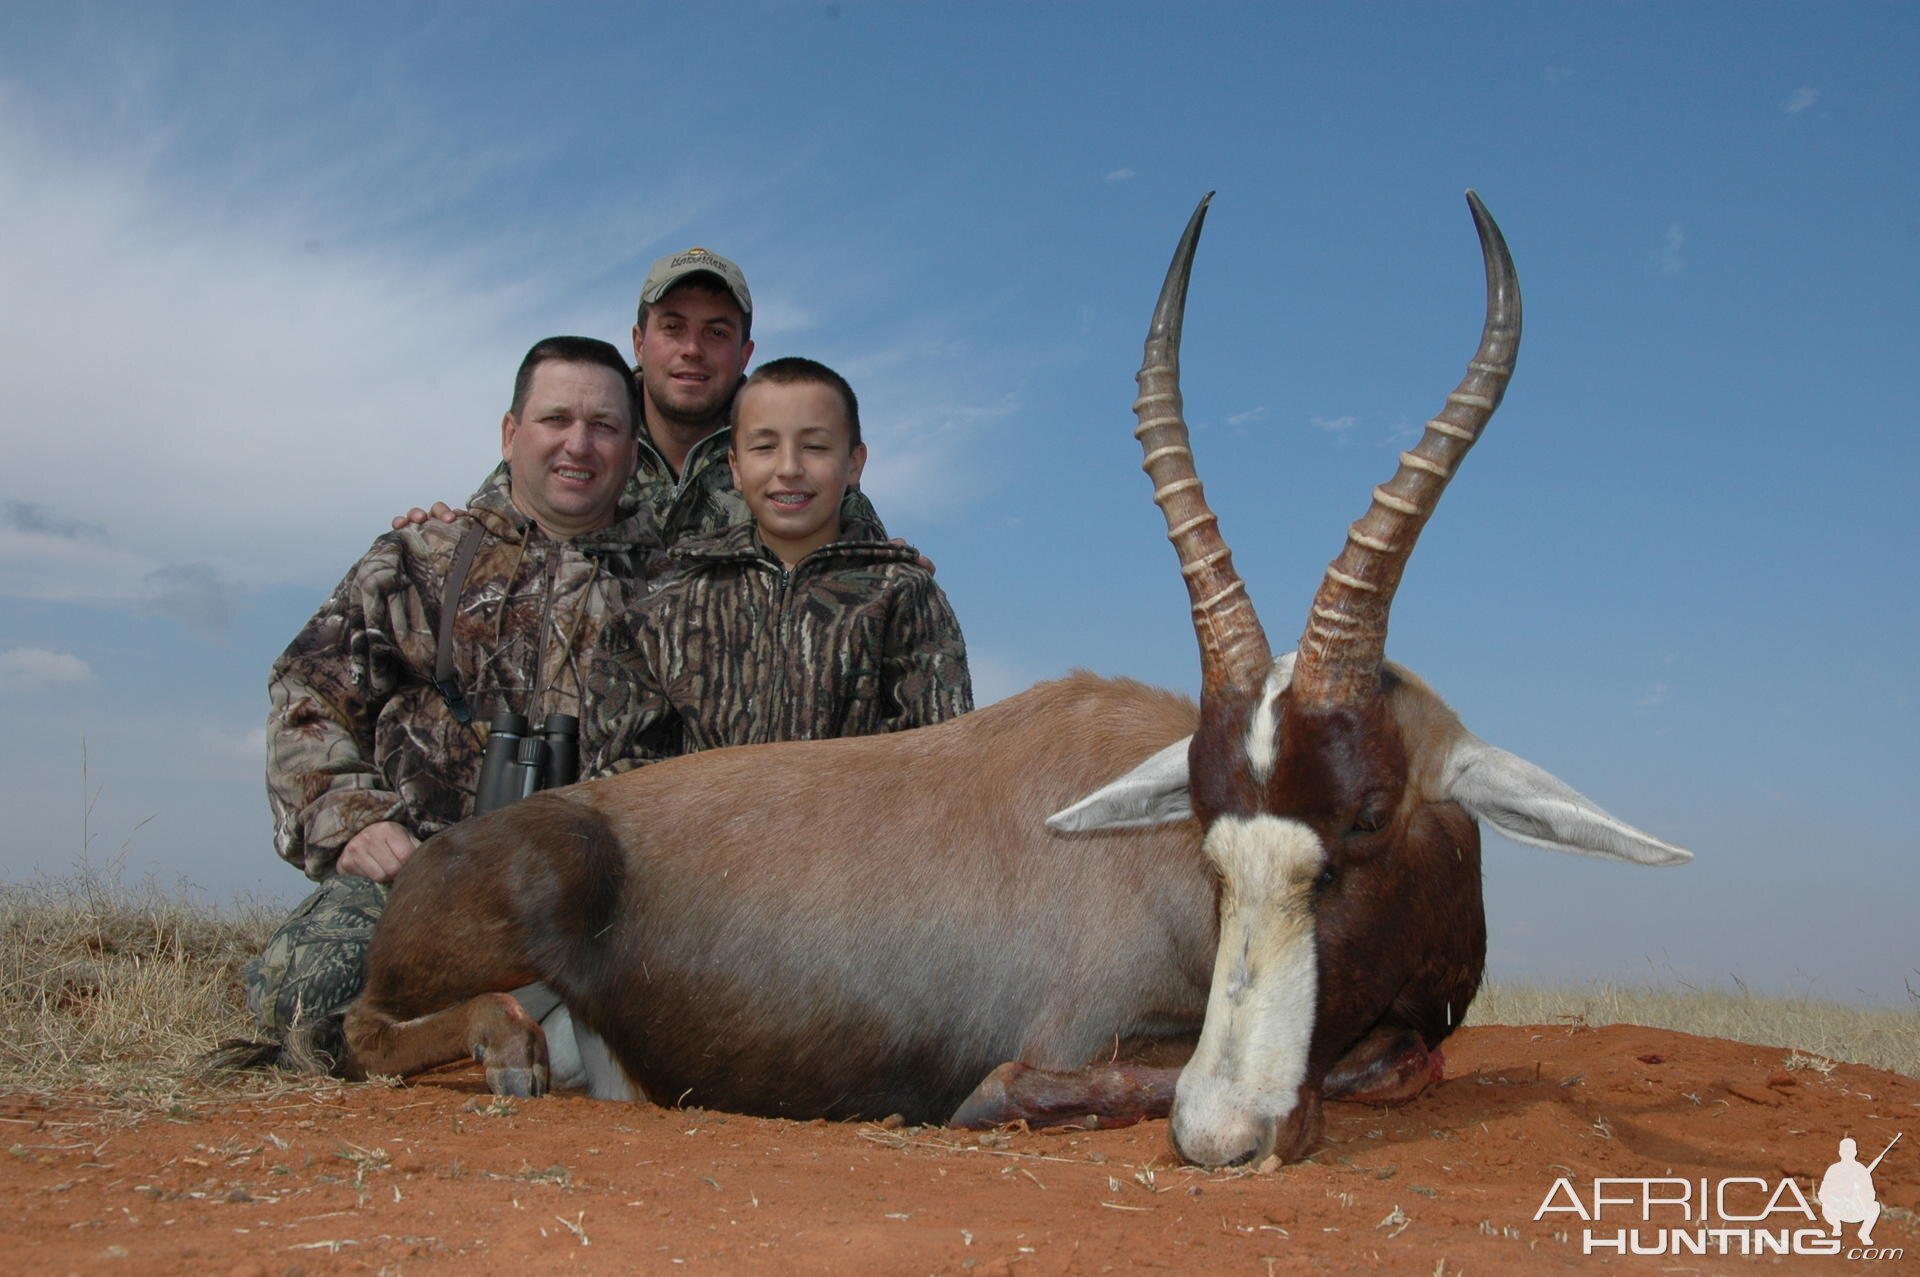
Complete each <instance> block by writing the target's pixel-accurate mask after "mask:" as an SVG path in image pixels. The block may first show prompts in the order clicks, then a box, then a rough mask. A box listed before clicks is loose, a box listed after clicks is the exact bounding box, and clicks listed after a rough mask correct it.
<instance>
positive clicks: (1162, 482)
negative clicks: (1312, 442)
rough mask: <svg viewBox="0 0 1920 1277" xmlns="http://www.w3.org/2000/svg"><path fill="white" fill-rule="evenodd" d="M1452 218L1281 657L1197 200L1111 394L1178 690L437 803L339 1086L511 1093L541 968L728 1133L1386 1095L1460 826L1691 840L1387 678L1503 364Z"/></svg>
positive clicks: (628, 1065) (1266, 1107)
mask: <svg viewBox="0 0 1920 1277" xmlns="http://www.w3.org/2000/svg"><path fill="white" fill-rule="evenodd" d="M1469 198H1470V201H1471V203H1472V205H1473V209H1474V216H1475V220H1476V223H1477V224H1478V226H1479V229H1480V233H1481V240H1482V245H1483V249H1484V250H1485V255H1486V259H1487V270H1488V318H1487V324H1486V327H1485V330H1484V331H1483V333H1482V339H1481V345H1480V349H1479V351H1478V352H1477V353H1476V355H1475V356H1474V359H1473V361H1472V362H1471V364H1470V366H1469V372H1468V376H1467V378H1466V380H1464V381H1463V382H1462V383H1461V386H1460V387H1459V388H1458V389H1456V390H1455V391H1454V392H1453V394H1451V395H1450V396H1448V400H1447V406H1446V408H1445V409H1444V410H1443V411H1442V413H1441V414H1440V416H1439V417H1437V418H1435V420H1434V421H1433V422H1431V423H1429V427H1428V431H1427V435H1426V438H1425V439H1423V441H1422V442H1421V443H1420V444H1419V445H1418V446H1416V447H1415V448H1414V449H1413V450H1412V451H1410V452H1409V453H1407V454H1405V455H1404V456H1403V458H1402V464H1401V469H1400V472H1399V473H1398V474H1397V475H1396V476H1395V478H1394V479H1393V480H1392V481H1390V482H1389V483H1388V484H1386V485H1383V487H1381V488H1380V489H1376V491H1375V496H1374V501H1373V504H1372V506H1371V507H1370V509H1369V512H1368V514H1367V515H1366V516H1365V517H1364V518H1363V519H1362V520H1360V521H1359V522H1358V523H1356V524H1355V525H1354V527H1353V529H1351V530H1350V532H1349V540H1348V546H1347V548H1346V550H1345V551H1343V553H1342V555H1341V557H1340V558H1339V559H1337V560H1336V561H1335V562H1334V563H1333V564H1332V565H1330V567H1329V568H1328V574H1327V577H1326V579H1325V580H1324V581H1323V582H1322V584H1321V587H1320V590H1319V592H1318V594H1317V595H1316V597H1315V599H1314V603H1313V606H1312V607H1311V609H1310V610H1309V614H1308V624H1307V627H1306V630H1305V633H1304V635H1303V638H1302V642H1301V645H1300V651H1299V653H1298V655H1296V654H1295V653H1286V654H1284V655H1282V656H1281V657H1279V658H1278V659H1274V658H1273V657H1272V656H1271V654H1270V649H1269V647H1268V643H1267V639H1266V635H1265V632H1264V630H1263V629H1262V628H1261V627H1260V625H1259V622H1258V620H1257V619H1256V618H1255V616H1254V613H1253V608H1252V605H1251V603H1250V602H1249V601H1248V599H1247V595H1246V591H1245V588H1244V586H1243V585H1242V584H1241V582H1240V580H1239V577H1238V576H1237V574H1235V573H1234V571H1233V568H1232V561H1231V555H1230V553H1229V552H1228V551H1227V548H1226V546H1225V544H1224V542H1222V541H1221V540H1220V538H1219V534H1218V530H1217V524H1216V521H1215V520H1214V518H1213V514H1212V512H1211V510H1210V509H1208V508H1207V506H1206V503H1205V500H1204V496H1203V495H1202V492H1201V487H1200V482H1199V480H1198V478H1197V476H1196V475H1195V473H1194V470H1193V464H1192V455H1191V452H1190V451H1189V450H1188V443H1187V431H1186V426H1185V423H1184V421H1183V420H1182V419H1181V412H1180V394H1179V385H1178V349H1179V330H1180V317H1181V311H1182V308H1183V307H1184V301H1185V294H1186V284H1187V278H1188V274H1189V271H1190V269H1191V264H1192V257H1193V251H1194V246H1195V244H1196V243H1197V240H1198V236H1199V228H1200V224H1201V221H1202V218H1203V216H1204V212H1205V201H1202V205H1201V208H1200V209H1198V210H1196V212H1195V214H1194V217H1193V220H1192V221H1191V222H1190V223H1189V226H1188V228H1187V232H1186V235H1185V236H1184V237H1183V238H1182V241H1181V246H1180V249H1179V250H1178V251H1177V252H1176V254H1175V259H1174V264H1173V266H1172V268H1171V269H1170V270H1169V272H1168V275H1167V281H1166V284H1165V286H1164V288H1163V290H1162V294H1161V299H1160V304H1159V306H1158V308H1157V309H1156V312H1155V319H1154V324H1153V328H1152V331H1151V333H1150V336H1149V339H1148V343H1147V359H1146V365H1145V367H1143V369H1142V372H1141V397H1140V402H1139V404H1138V410H1139V413H1140V417H1141V426H1140V430H1139V431H1138V433H1139V435H1140V437H1141V440H1142V444H1143V447H1144V449H1145V452H1146V457H1147V469H1148V472H1149V474H1150V475H1151V476H1152V478H1153V481H1154V487H1155V499H1156V501H1157V502H1159V503H1160V504H1161V506H1162V508H1163V510H1164V512H1165V515H1166V519H1167V523H1168V528H1169V535H1170V537H1171V538H1172V539H1173V541H1174V544H1175V547H1176V550H1177V552H1178V554H1179V557H1180V561H1181V565H1182V573H1183V575H1184V576H1185V578H1186V580H1187V582H1188V587H1189V591H1190V594H1191V596H1192V601H1193V605H1194V609H1193V610H1194V625H1195V633H1196V637H1197V639H1198V642H1199V647H1200V651H1201V658H1202V677H1201V686H1202V694H1201V700H1200V703H1199V704H1198V706H1195V705H1194V703H1193V702H1191V701H1189V700H1187V699H1185V698H1183V697H1179V696H1175V695H1173V694H1170V693H1166V692H1160V691H1155V690H1153V689H1150V688H1146V687H1143V686H1141V685H1139V684H1136V683H1131V682H1127V681H1124V680H1119V681H1116V680H1106V679H1097V678H1094V677H1092V676H1089V675H1075V676H1074V677H1071V678H1069V679H1066V680H1063V681H1060V682H1055V683H1046V684H1042V685H1040V686H1038V687H1035V688H1032V689H1030V690H1029V691H1027V692H1025V693H1022V694H1021V695H1019V696H1016V697H1012V698H1009V699H1008V700H1005V701H1002V702H1000V703H998V704H996V705H993V706H990V707H988V708H986V709H983V710H980V711H978V712H976V713H973V714H970V715H967V716H965V717H963V718H961V719H957V720H955V721H953V722H950V723H946V724H943V725H941V726H938V727H932V728H926V729H922V730H920V731H914V732H907V733H902V734H899V735H892V736H878V737H865V738H857V739H844V740H830V741H814V742H803V743H792V744H784V745H768V746H754V747H749V748H742V749H730V750H718V751H714V752H711V753H705V754H699V755H694V756H690V757H686V758H681V759H676V760H673V761H670V762H666V763H661V764H657V765H655V766H652V767H648V768H644V769H641V770H639V771H635V772H631V773H627V774H625V775H622V776H618V777H613V778H609V779H606V780H601V781H597V782H593V783H591V784H586V785H580V786H575V787H573V788H570V789H567V790H562V791H558V792H556V793H553V794H547V795H536V796H535V797H533V798H530V799H527V800H524V801H523V802H521V803H519V804H516V805H515V806H513V807H510V808H507V809H505V810H503V811H500V812H496V813H494V814H492V815H490V816H486V817H483V818H479V819H476V820H472V821H468V822H466V823H464V824H462V825H459V826H457V827H455V828H454V829H451V830H449V831H447V832H446V833H443V834H441V835H439V836H437V837H435V838H433V839H431V840H429V841H428V842H427V843H426V844H425V845H424V846H422V847H421V848H420V850H419V851H418V852H417V853H416V854H415V855H414V857H413V859H412V860H411V861H410V862H409V864H408V866H407V868H406V871H405V872H404V873H403V874H402V875H401V876H400V879H399V881H398V882H397V883H396V885H395V889H394V893H393V897H392V900H391V903H390V905H389V908H388V912H387V914H386V915H385V917H384V918H383V919H382V921H381V924H380V928H379V931H378V933H377V934H376V937H375V941H374V947H373V951H372V954H371V959H370V974H369V981H368V986H367V991H366V993H365V995H364V996H363V997H362V999H361V1000H360V1002H358V1003H356V1004H355V1006H354V1008H353V1009H352V1010H351V1011H350V1012H349V1014H348V1017H347V1023H346V1030H347V1037H348V1044H349V1061H348V1071H349V1072H350V1073H353V1074H357V1075H361V1076H364V1075H368V1074H372V1073H403V1074H404V1073H408V1072H413V1071H416V1070H418V1069H421V1068H425V1067H428V1066H431V1065H434V1064H437V1063H441V1062H443V1061H446V1060H450V1059H456V1058H459V1057H461V1056H464V1055H467V1054H469V1053H472V1054H479V1055H481V1056H483V1058H484V1059H485V1060H486V1063H487V1068H488V1076H489V1080H490V1082H491V1083H492V1084H493V1085H494V1086H495V1088H496V1089H499V1090H505V1091H511V1092H516V1093H522V1094H525V1093H538V1092H539V1091H541V1090H543V1089H545V1086H546V1084H547V1076H546V1070H547V1056H546V1048H545V1043H544V1039H543V1037H542V1034H541V1031H540V1028H539V1026H538V1025H537V1024H535V1023H534V1022H533V1021H532V1020H530V1019H529V1018H528V1017H527V1016H526V1014H525V1013H524V1012H523V1011H522V1010H521V1009H520V1007H519V1006H518V1005H517V1004H516V1003H515V1002H514V1001H513V999H512V998H511V997H509V996H508V995H507V993H506V992H505V991H507V990H511V989H514V988H516V987H519V986H521V985H524V984H527V983H529V982H531V981H535V980H538V981H543V982H545V983H546V984H548V985H550V986H551V987H552V988H553V989H554V990H555V991H557V992H558V993H559V994H560V996H561V997H562V998H563V999H564V1000H565V1002H566V1004H567V1007H568V1008H569V1010H570V1012H571V1015H572V1017H573V1019H574V1021H575V1022H576V1023H578V1024H580V1025H582V1026H584V1027H586V1028H588V1029H590V1030H592V1031H594V1032H595V1033H597V1034H599V1035H600V1036H601V1037H602V1038H604V1039H605V1041H606V1044H607V1045H608V1047H610V1048H611V1051H612V1054H613V1057H614V1058H615V1060H616V1061H617V1062H618V1066H619V1068H620V1069H621V1070H622V1071H623V1073H624V1075H625V1078H626V1080H627V1081H628V1082H629V1083H630V1084H631V1086H632V1088H633V1089H634V1090H635V1091H636V1092H638V1093H641V1094H644V1095H647V1096H651V1097H652V1098H654V1099H656V1100H660V1101H663V1102H685V1103H691V1104H700V1105H705V1106H711V1107H718V1108H726V1109H733V1110H738V1111H741V1112H748V1113H761V1114H779V1115H784V1116H791V1117H812V1116H825V1117H874V1118H877V1117H882V1116H885V1115H887V1114H891V1113H900V1114H902V1115H904V1116H905V1117H907V1118H908V1119H909V1120H912V1121H916V1122H928V1121H940V1120H944V1119H947V1118H948V1117H949V1116H953V1117H956V1118H957V1119H958V1120H962V1121H991V1120H1004V1119H1010V1118H1012V1117H1015V1116H1027V1117H1029V1118H1030V1119H1033V1120H1047V1119H1050V1118H1052V1117H1057V1116H1060V1115H1063V1114H1072V1113H1075V1112H1088V1111H1095V1112H1104V1113H1106V1114H1108V1115H1109V1116H1116V1115H1117V1116H1119V1117H1121V1118H1123V1119H1130V1118H1133V1117H1137V1116H1140V1115H1142V1114H1145V1113H1154V1112H1165V1111H1166V1109H1167V1106H1168V1103H1169V1101H1171V1105H1172V1115H1173V1131H1174V1139H1175V1142H1176V1145H1177V1146H1178V1147H1179V1149H1180V1150H1181V1152H1182V1153H1183V1155H1185V1156H1187V1157H1188V1158H1190V1159H1191V1160H1194V1161H1197V1162H1201V1163H1203V1164H1208V1165H1227V1164H1234V1163H1238V1162H1244V1161H1247V1160H1250V1159H1255V1158H1259V1157H1262V1156H1265V1155H1266V1154H1267V1153H1270V1152H1279V1153H1280V1154H1281V1155H1283V1156H1286V1157H1297V1156H1300V1155H1301V1154H1303V1153H1304V1152H1305V1151H1306V1150H1307V1149H1308V1148H1310V1147H1311V1145H1312V1143H1313V1141H1314V1139H1315V1137H1316V1134H1317V1121H1318V1114H1319V1105H1320V1101H1321V1099H1322V1098H1323V1096H1326V1095H1341V1094H1348V1095H1352V1094H1359V1095H1363V1096H1371V1097H1375V1098H1404V1097H1405V1096H1406V1095H1409V1094H1412V1093H1415V1092H1417V1091H1418V1089H1419V1088H1420V1086H1422V1085H1424V1083H1425V1081H1426V1080H1427V1078H1428V1077H1429V1076H1431V1066H1432V1057H1431V1056H1430V1054H1429V1053H1430V1052H1431V1051H1433V1050H1434V1049H1435V1048H1437V1047H1438V1046H1439V1044H1440V1042H1441V1041H1442V1040H1443V1039H1444V1038H1445V1037H1446V1035H1447V1034H1448V1033H1449V1032H1450V1031H1451V1029H1452V1027H1453V1026H1454V1025H1455V1024H1457V1023H1458V1022H1459V1019H1460V1016H1461V1014H1462V1013H1463V1012H1464V1011H1465V1009H1466V1006H1467V1004H1468V1002H1469V1001H1471V999H1472V998H1473V995H1474V992H1475V990H1476V989H1477V987H1478V985H1479V981H1480V975H1481V971H1482V966H1483V962H1484V956H1485V948H1486V938H1485V924H1484V919H1483V910H1482V903H1481V896H1480V842H1479V832H1478V828H1477V825H1476V817H1478V818H1479V819H1484V820H1487V821H1488V822H1490V823H1493V824H1495V825H1496V826H1498V827H1499V828H1501V829H1502V830H1503V831H1505V832H1507V833H1509V834H1511V835H1513V836H1514V837H1516V838H1520V839H1522V840H1524V841H1528V842H1533V843H1537V844H1540V845H1543V846H1548V847H1554V848H1557V849H1561V850H1569V851H1579V852H1584V853H1589V854H1595V855H1602V856H1609V857H1613V858H1616V859H1622V860H1628V861H1636V862H1640V863H1648V864H1661V863H1677V862H1679V861H1681V860H1684V859H1686V858H1687V853H1686V852H1683V851H1681V850H1679V849H1678V848H1675V847H1671V846H1669V845H1668V844H1666V843H1663V842H1661V841H1659V840H1658V839H1655V838H1652V837H1650V836H1648V835H1646V834H1643V833H1640V832H1639V831H1637V830H1634V829H1632V828H1631V827H1630V826H1627V825H1625V824H1623V823H1621V822H1619V821H1617V820H1615V819H1614V818H1612V817H1611V816H1608V815H1607V814H1606V813H1605V812H1603V811H1601V810H1600V809H1599V808H1597V807H1595V806H1594V805H1593V804H1592V803H1590V802H1588V801H1587V800H1586V799H1584V798H1582V797H1581V796H1580V795H1579V794H1577V793H1575V792H1574V791H1573V790H1571V789H1570V788H1568V787H1567V786H1566V785H1564V784H1563V783H1561V782H1560V781H1558V780H1556V779H1554V778H1553V777H1552V776H1549V775H1548V774H1547V773H1545V772H1543V771H1541V770H1540V769H1538V768H1536V767H1534V766H1532V765H1531V764H1529V763H1526V762H1524V761H1523V760H1521V759H1518V758H1516V757H1514V756H1513V755H1510V754H1507V753H1504V752H1503V751H1500V750H1497V749H1494V748H1492V747H1490V746H1488V745H1486V744H1484V743H1482V742H1481V741H1479V740H1478V739H1476V738H1475V737H1474V736H1472V735H1471V734H1470V733H1469V732H1467V731H1466V730H1465V729H1464V728H1463V727H1462V726H1461V725H1460V722H1459V720H1458V719H1457V718H1456V717H1455V716H1454V714H1453V712H1452V711H1451V710H1450V709H1448V708H1447V706H1446V705H1445V704H1444V703H1442V702H1441V700H1440V699H1439V697H1437V696H1436V695H1435V694H1434V693H1433V692H1432V691H1431V690H1430V689H1429V688H1428V687H1427V686H1426V684H1424V683H1423V682H1421V681H1420V680H1419V679H1418V678H1417V677H1415V676H1413V675H1412V674H1410V673H1408V672H1407V671H1405V670H1404V669H1401V668H1400V667H1398V666H1395V665H1392V664H1390V663H1388V662H1386V660H1385V658H1384V645H1385V636H1386V623H1387V612H1388V607H1389V606H1390V604H1391V598H1392V592H1393V589H1394V587H1395V586H1397V584H1398V582H1399V579H1400V574H1401V571H1402V570H1403V569H1404V566H1405V562H1406V556H1407V555H1408V554H1409V553H1410V552H1411V550H1412V546H1413V540H1414V538H1415V537H1416V536H1417V535H1418V533H1419V530H1420V528H1421V527H1422V526H1423V525H1424V523H1425V521H1426V518H1427V516H1428V515H1429V514H1430V513H1431V511H1432V508H1433V503H1434V502H1435V501H1436V500H1437V499H1438V497H1439V493H1440V491H1441V489H1442V488H1444V486H1445V483H1446V480H1447V479H1448V478H1449V477H1450V476H1451V473H1452V471H1453V468H1454V467H1455V466H1456V465H1457V464H1458V462H1459V460H1460V458H1461V457H1462V456H1463V455H1464V454H1465V452H1466V450H1467V448H1468V447H1469V446H1471V444H1472V443H1473V442H1474V440H1475V439H1477V437H1478V435H1479V432H1480V430H1481V428H1482V427H1483V426H1484V425H1485V423H1486V421H1487V419H1488V418H1489V417H1490V416H1491V415H1492V412H1493V409H1494V407H1495V406H1496V405H1497V404H1498V402H1499V398H1500V395H1501V393H1502V392H1503V390H1504V387H1505V384H1506V379H1507V377H1508V376H1509V375H1510V374H1511V370H1512V361H1513V357H1514V352H1515V350H1516V349H1517V346H1518V339H1519V319H1520V312H1519V294H1518V285H1517V281H1516V280H1515V277H1514V273H1513V268H1512V263H1511V261H1510V260H1509V259H1508V257H1507V252H1506V248H1505V245H1504V243H1502V242H1501V240H1500V235H1499V231H1498V230H1497V229H1496V228H1494V226H1493V223H1492V219H1491V218H1490V217H1488V216H1487V215H1486V212H1485V209H1484V208H1482V207H1481V206H1480V204H1479V202H1478V200H1476V199H1472V198H1471V197H1469ZM1296 535H1297V533H1296ZM1162 1048H1164V1050H1166V1051H1170V1052H1171V1053H1172V1055H1173V1058H1175V1059H1178V1058H1180V1057H1183V1056H1184V1055H1185V1054H1186V1053H1187V1052H1189V1051H1191V1053H1192V1058H1191V1060H1190V1062H1189V1063H1188V1064H1187V1066H1186V1067H1185V1069H1184V1071H1182V1072H1180V1073H1179V1074H1178V1084H1177V1090H1176V1089H1175V1088H1174V1082H1173V1078H1174V1074H1173V1072H1171V1071H1170V1070H1161V1071H1157V1072H1156V1071H1154V1070H1153V1069H1151V1068H1146V1067H1142V1068H1128V1067H1121V1066H1122V1065H1125V1064H1126V1063H1127V1062H1128V1061H1147V1062H1148V1063H1153V1062H1164V1061H1156V1059H1155V1053H1156V1051H1159V1050H1161V1049H1162ZM1115 1061H1117V1062H1118V1063H1117V1064H1116V1063H1114V1062H1115ZM1101 1062H1108V1063H1106V1064H1102V1063H1101Z"/></svg>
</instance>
